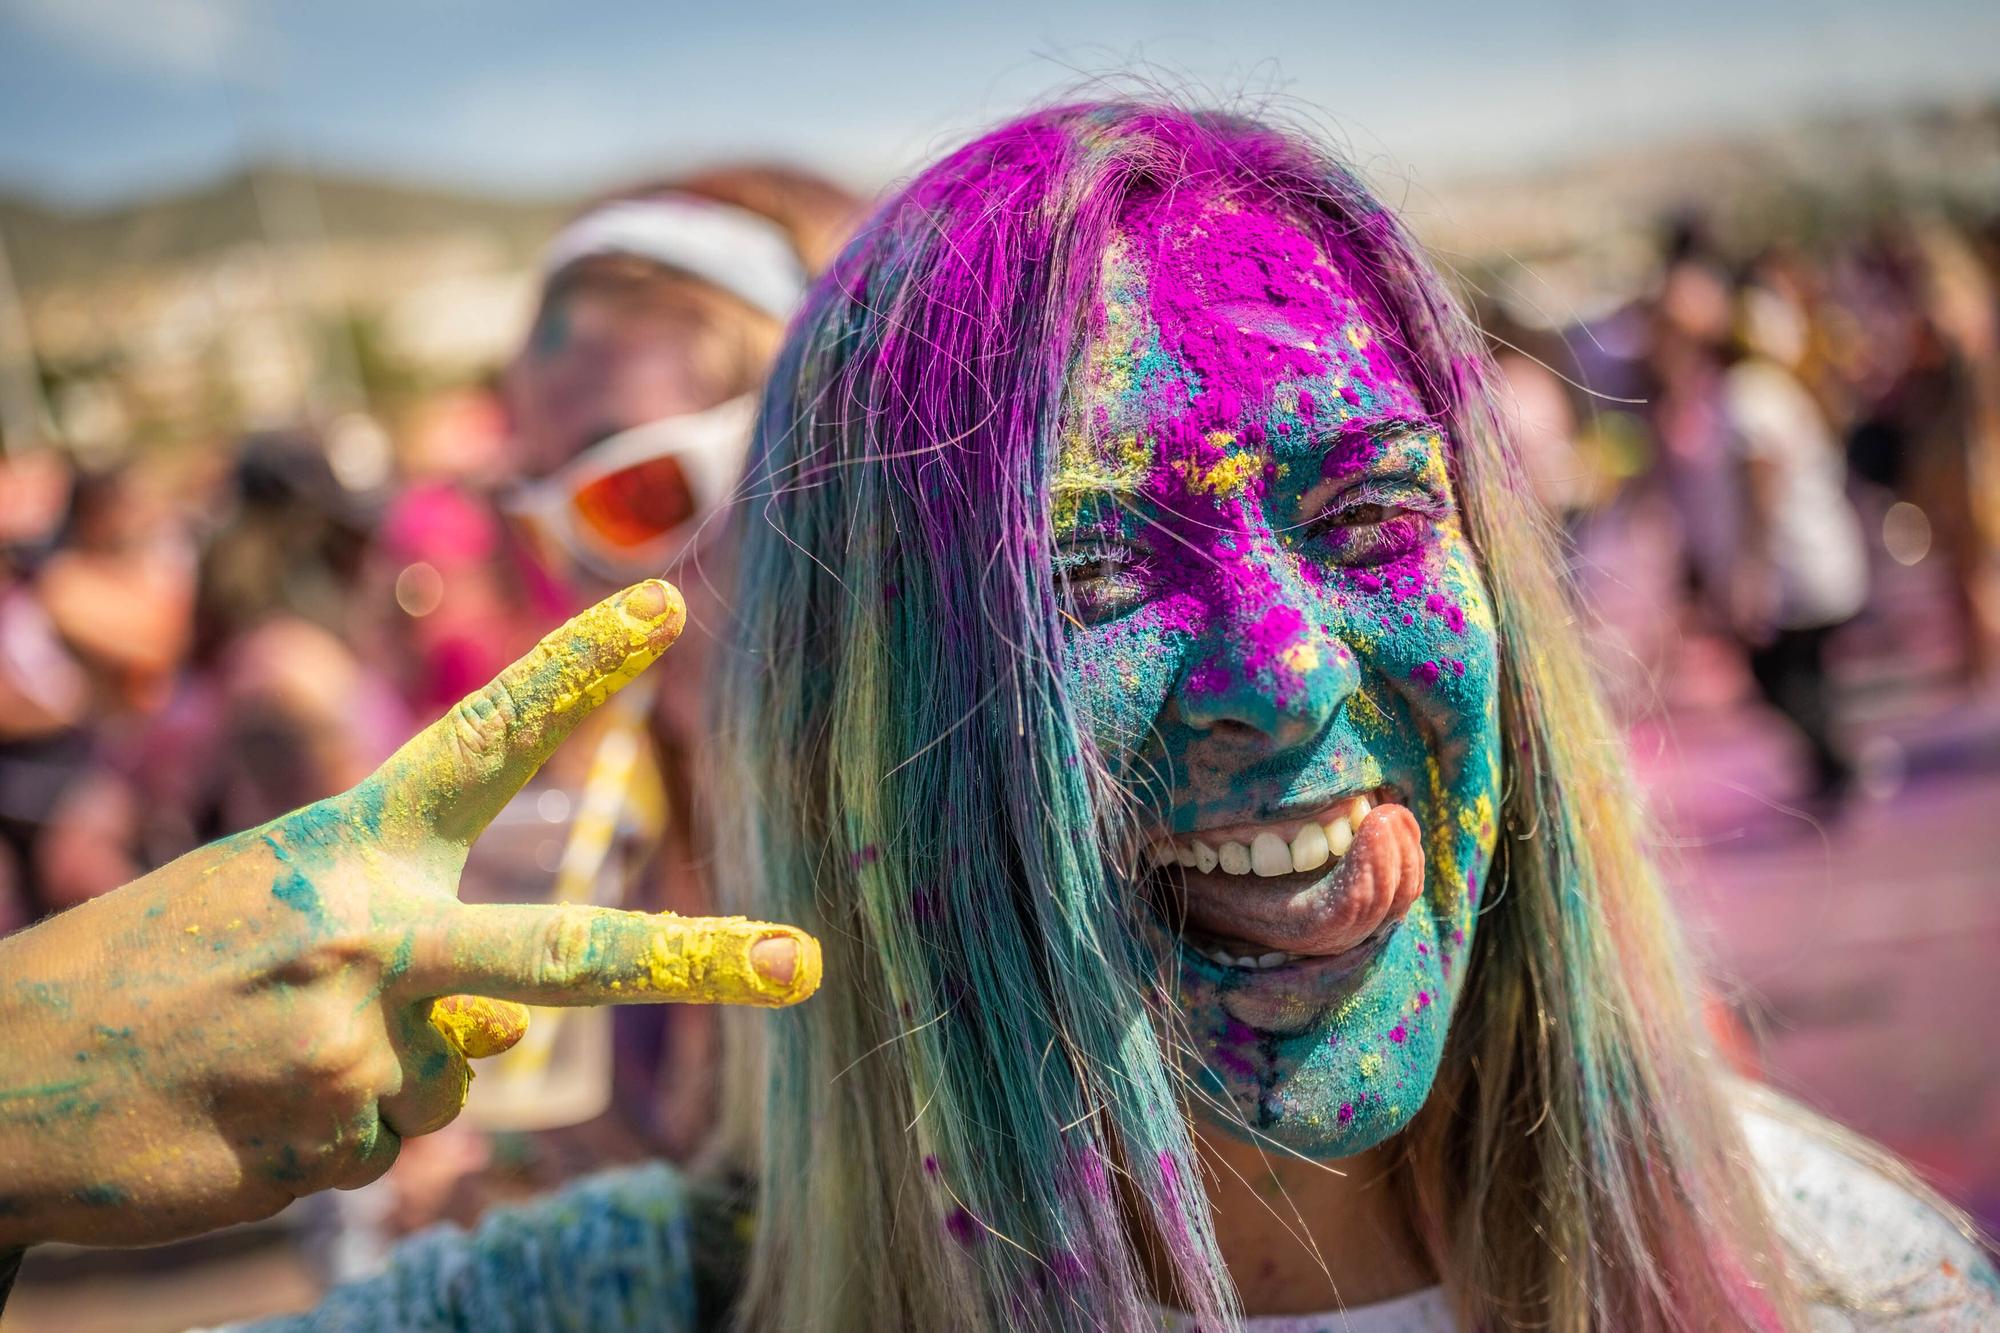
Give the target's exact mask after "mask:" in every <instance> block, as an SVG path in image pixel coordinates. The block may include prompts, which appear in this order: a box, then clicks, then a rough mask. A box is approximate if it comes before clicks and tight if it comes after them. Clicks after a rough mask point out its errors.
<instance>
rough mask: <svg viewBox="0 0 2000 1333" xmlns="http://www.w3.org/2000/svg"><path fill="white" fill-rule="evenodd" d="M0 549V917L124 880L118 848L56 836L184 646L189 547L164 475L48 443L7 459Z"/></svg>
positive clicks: (164, 683)
mask: <svg viewBox="0 0 2000 1333" xmlns="http://www.w3.org/2000/svg"><path fill="white" fill-rule="evenodd" d="M0 492H4V493H6V494H7V496H8V499H7V501H6V502H5V505H4V509H5V511H6V515H5V520H4V522H5V528H6V531H5V533H4V535H0V542H4V546H5V551H4V554H0V841H4V844H5V848H4V851H0V861H4V862H5V863H6V866H7V868H6V870H5V871H4V872H0V882H5V881H8V880H11V882H12V884H13V890H12V893H11V895H10V896H11V903H10V904H9V905H8V906H6V907H4V908H0V918H12V919H11V921H8V922H6V923H5V924H11V925H21V924H25V923H26V922H27V921H31V920H34V919H35V918H37V917H40V916H43V915H46V914H48V913H51V912H56V911H60V910H62V909H63V908H65V907H69V906H72V905H74V904H75V903H77V902H80V901H82V900H83V899H85V898H88V897H90V896H92V895H93V894H95V893H98V892H101V891H103V890H104V889H107V888H111V887H115V886H116V885H118V884H120V883H122V882H123V881H124V880H125V879H128V878H130V877H131V872H132V868H133V867H132V863H131V861H130V860H129V859H128V858H126V857H125V856H123V855H122V854H121V853H120V847H119V845H118V844H117V843H115V842H113V843H109V844H107V843H104V842H101V841H99V840H97V839H96V838H85V839H83V840H81V841H79V840H77V839H75V838H72V837H69V836H66V834H65V831H64V826H65V824H66V823H67V822H68V820H69V818H70V814H69V812H72V811H75V810H78V809H88V808H89V807H90V798H89V797H88V795H87V794H86V793H87V791H88V789H89V787H90V786H91V783H92V775H93V774H94V772H95V767H96V763H97V759H98V756H99V753H100V751H101V749H102V747H103V746H104V745H105V744H106V743H107V742H108V741H110V740H111V739H113V738H115V737H118V736H121V735H124V734H127V733H129V732H130V731H132V730H134V729H136V728H140V727H143V726H144V725H145V718H146V717H147V716H148V715H150V714H151V713H152V712H153V711H155V710H156V709H157V708H158V707H159V705H160V704H161V703H162V702H163V701H164V699H165V698H166V697H167V696H168V695H169V694H170V693H171V691H172V688H173V681H174V678H175V673H176V672H177V670H178V669H179V667H180V665H181V662H182V659H183V657H184V655H185V653H186V651H187V648H188V643H189V638H190V615H191V609H192V602H193V592H194V586H193V585H194V568H193V567H194V561H195V556H194V551H193V544H192V542H191V540H190V538H189V535H188V533H187V531H186V528H185V525H184V522H183V520H182V517H181V515H180V514H179V513H178V512H177V510H176V509H175V507H174V506H173V505H172V504H171V503H169V501H168V499H167V496H166V494H165V491H164V488H163V486H162V485H161V479H160V478H159V477H158V476H157V475H155V474H153V473H151V472H148V471H146V470H144V469H142V468H140V467H138V466H134V465H127V464H119V465H116V466H113V467H110V468H107V469H105V470H103V471H99V472H87V471H82V470H79V469H77V468H75V467H73V466H72V465H71V464H70V463H69V462H68V461H67V459H65V458H64V457H63V456H61V455H59V454H57V453H55V452H54V451H52V450H38V451H34V452H29V453H23V454H22V455H19V456H16V457H14V458H11V459H9V460H7V462H6V465H5V469H4V474H0Z"/></svg>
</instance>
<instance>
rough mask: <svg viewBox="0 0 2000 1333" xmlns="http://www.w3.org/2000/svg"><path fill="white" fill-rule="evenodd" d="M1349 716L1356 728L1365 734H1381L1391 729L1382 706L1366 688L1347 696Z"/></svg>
mask: <svg viewBox="0 0 2000 1333" xmlns="http://www.w3.org/2000/svg"><path fill="white" fill-rule="evenodd" d="M1347 718H1348V720H1349V721H1350V722H1352V723H1353V724H1354V729H1355V730H1356V731H1359V732H1360V733H1361V734H1362V735H1364V736H1379V735H1381V734H1382V733H1383V732H1385V731H1387V730H1388V729H1389V719H1388V718H1386V717H1384V716H1383V715H1382V706H1381V705H1380V704H1378V703H1376V702H1375V696H1373V695H1372V694H1370V693H1369V692H1368V691H1367V689H1365V688H1363V689H1357V690H1356V691H1355V692H1354V693H1352V694H1350V695H1348V696H1347Z"/></svg>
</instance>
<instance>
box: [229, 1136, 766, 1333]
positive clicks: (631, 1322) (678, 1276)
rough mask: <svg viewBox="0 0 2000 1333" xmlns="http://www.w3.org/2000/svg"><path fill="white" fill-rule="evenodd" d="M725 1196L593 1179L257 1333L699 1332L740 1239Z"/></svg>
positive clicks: (646, 1169)
mask: <svg viewBox="0 0 2000 1333" xmlns="http://www.w3.org/2000/svg"><path fill="white" fill-rule="evenodd" d="M740 1231H741V1228H740V1225H738V1223H737V1220H736V1217H735V1210H734V1209H733V1207H732V1205H731V1195H730V1192H729V1191H727V1190H723V1189H718V1188H715V1187H711V1186H707V1185H697V1184H695V1183H693V1182H691V1181H690V1180H689V1179H688V1178H687V1177H686V1176H684V1175H683V1174H682V1173H681V1172H679V1171H678V1170H676V1169H674V1168H673V1167H671V1166H667V1165H665V1164H662V1163H648V1164H646V1165H643V1166H634V1167H625V1168H621V1169H619V1170H614V1171H605V1172H600V1173H598V1174H597V1175H593V1176H589V1177H586V1178H584V1179H582V1180H579V1181H577V1182H576V1183H574V1184H572V1185H570V1186H568V1187H566V1188H565V1189H563V1190H561V1191H559V1192H558V1193H555V1194H552V1195H549V1196H547V1197H546V1198H541V1199H536V1200H533V1201H532V1202H529V1203H524V1204H520V1205H517V1206H514V1207H508V1208H499V1209H495V1210H494V1211H492V1212H491V1213H488V1214H487V1215H486V1217H485V1218H484V1219H482V1220H481V1222H480V1223H479V1225H478V1226H477V1227H475V1228H474V1229H473V1230H471V1231H462V1230H459V1229H458V1228H456V1227H438V1228H434V1229H432V1230H430V1231H426V1232H423V1233H422V1234H420V1235H417V1236H413V1237H411V1238H410V1239H409V1240H407V1241H405V1242H403V1243H402V1244H401V1245H399V1246H397V1248H396V1251H395V1253H394V1254H393V1255H392V1256H391V1258H390V1261H389V1264H388V1266H387V1268H386V1269H384V1271H383V1272H381V1273H379V1274H377V1275H375V1276H374V1277H370V1278H366V1279H363V1280H361V1281H358V1282H352V1283H348V1284H346V1285H344V1286H341V1287H337V1288H335V1289H334V1290H333V1291H332V1292H330V1293H328V1295H327V1297H326V1299H325V1300H324V1301H323V1302H322V1303H321V1304H320V1306H319V1307H318V1308H317V1309H315V1310H313V1311H311V1312H310V1313H308V1314H304V1315H297V1316H293V1317H290V1318H286V1319H280V1320H273V1321H270V1322H268V1323H264V1324H258V1325H256V1326H255V1327H256V1328H257V1329H259V1330H262V1331H263V1333H316V1331H317V1330H322V1329H327V1330H331V1329H351V1328H370V1329H385V1330H404V1331H405V1333H415V1331H416V1330H425V1331H427V1333H428V1331H431V1330H436V1331H437V1333H445V1331H446V1330H460V1329H466V1330H469V1329H478V1330H481V1331H482V1333H486V1331H487V1330H500V1329H522V1330H529V1329H534V1330H547V1329H577V1330H584V1329H590V1330H598V1329H604V1330H616V1329H648V1330H653V1329H659V1330H666V1331H667V1333H673V1331H674V1330H682V1329H695V1328H703V1327H709V1326H711V1325H712V1324H713V1323H714V1322H715V1320H714V1316H715V1314H716V1308H717V1307H716V1303H717V1302H718V1301H722V1302H726V1300H727V1299H728V1294H729V1288H730V1286H731V1275H732V1274H733V1272H734V1251H735V1249H736V1248H737V1244H736V1242H737V1239H738V1237H739V1235H740Z"/></svg>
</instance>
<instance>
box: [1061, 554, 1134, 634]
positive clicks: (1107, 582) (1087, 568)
mask: <svg viewBox="0 0 2000 1333" xmlns="http://www.w3.org/2000/svg"><path fill="white" fill-rule="evenodd" d="M1137 563H1138V562H1137V561H1136V560H1135V558H1134V557H1133V555H1132V553H1131V552H1129V551H1089V552H1080V553H1077V554H1074V555H1069V556H1065V557H1064V558H1063V560H1062V562H1061V563H1060V565H1058V567H1057V573H1058V574H1059V575H1060V576H1061V579H1062V588H1063V592H1064V594H1065V596H1066V600H1067V601H1068V602H1069V604H1070V609H1071V611H1072V612H1073V613H1074V614H1075V616H1076V617H1077V618H1078V619H1079V620H1082V621H1083V622H1084V623H1086V624H1093V625H1094V624H1098V623H1100V622H1102V621H1106V620H1115V619H1117V618H1118V617H1119V616H1122V615H1125V614H1127V613H1128V612H1131V611H1133V610H1136V609H1137V608H1138V606H1139V604H1140V603H1141V602H1143V601H1145V600H1146V590H1145V586H1144V581H1143V579H1141V578H1140V576H1139V575H1140V571H1139V569H1138V567H1137Z"/></svg>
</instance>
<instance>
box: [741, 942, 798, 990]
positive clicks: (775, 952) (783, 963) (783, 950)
mask: <svg viewBox="0 0 2000 1333" xmlns="http://www.w3.org/2000/svg"><path fill="white" fill-rule="evenodd" d="M798 965H799V946H798V945H797V943H795V942H794V941H793V940H792V938H791V936H789V935H771V936H767V937H766V938H764V939H761V940H758V941H757V942H756V943H755V944H753V945H751V946H750V966H752V967H754V968H756V969H757V975H758V976H760V977H762V978H764V980H766V981H768V982H770V983H771V984H772V985H774V986H789V985H791V984H792V974H793V973H794V972H795V971H797V970H798Z"/></svg>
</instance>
